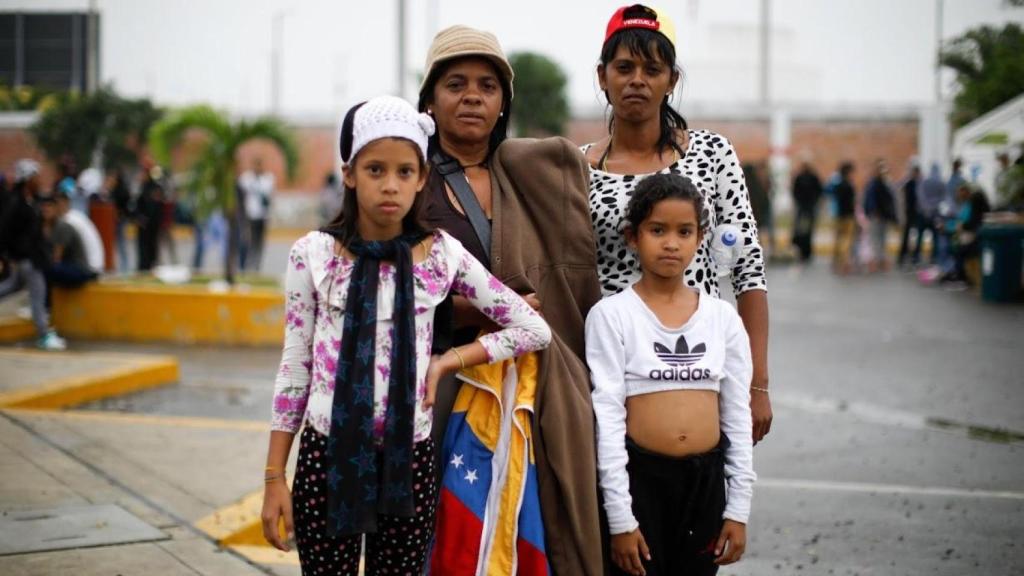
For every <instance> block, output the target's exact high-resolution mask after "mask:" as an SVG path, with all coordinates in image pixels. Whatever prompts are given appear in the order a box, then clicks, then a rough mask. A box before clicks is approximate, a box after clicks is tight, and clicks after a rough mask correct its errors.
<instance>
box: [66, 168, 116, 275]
mask: <svg viewBox="0 0 1024 576" xmlns="http://www.w3.org/2000/svg"><path fill="white" fill-rule="evenodd" d="M90 175H91V176H92V177H91V178H88V179H87V176H90ZM83 180H84V181H83ZM78 182H79V188H81V191H82V193H83V194H86V195H87V196H89V197H94V196H98V195H99V193H100V190H101V189H102V186H103V176H102V174H100V173H99V171H97V170H96V169H95V168H89V169H88V170H86V171H85V172H82V176H80V177H79V178H78ZM57 213H58V214H59V215H60V219H61V221H62V222H67V223H68V224H70V225H71V227H72V228H74V229H75V232H77V233H78V237H79V238H81V239H82V246H83V247H84V248H85V259H86V261H87V263H88V267H89V269H90V270H92V271H93V272H95V273H96V274H97V275H99V274H102V273H103V263H104V261H105V259H106V258H105V256H104V251H103V239H102V238H100V233H99V230H97V229H96V225H95V224H93V222H92V219H90V218H89V216H88V215H86V214H83V213H82V212H79V211H78V210H72V209H71V199H70V198H68V196H67V195H65V194H57Z"/></svg>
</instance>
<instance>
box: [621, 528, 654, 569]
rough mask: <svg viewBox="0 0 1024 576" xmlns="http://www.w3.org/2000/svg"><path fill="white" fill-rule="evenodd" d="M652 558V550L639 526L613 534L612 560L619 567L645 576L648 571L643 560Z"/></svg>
mask: <svg viewBox="0 0 1024 576" xmlns="http://www.w3.org/2000/svg"><path fill="white" fill-rule="evenodd" d="M650 559H651V551H650V550H649V549H648V548H647V542H646V541H644V535H643V534H641V533H640V529H639V528H637V529H636V530H633V531H632V532H625V533H623V534H613V535H612V562H615V565H616V566H618V567H619V568H621V569H623V570H625V571H626V572H629V573H630V574H634V575H636V576H645V575H646V574H647V571H646V570H644V564H643V561H644V560H647V561H650Z"/></svg>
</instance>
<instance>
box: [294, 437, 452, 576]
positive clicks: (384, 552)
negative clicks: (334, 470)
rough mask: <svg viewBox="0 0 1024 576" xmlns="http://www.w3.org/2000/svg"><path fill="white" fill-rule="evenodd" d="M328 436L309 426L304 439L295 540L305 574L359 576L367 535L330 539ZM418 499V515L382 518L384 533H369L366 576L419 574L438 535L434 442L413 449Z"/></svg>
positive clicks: (297, 474) (296, 494) (298, 472)
mask: <svg viewBox="0 0 1024 576" xmlns="http://www.w3.org/2000/svg"><path fill="white" fill-rule="evenodd" d="M326 453H327V437H326V436H324V435H323V434H320V433H319V432H317V431H316V430H314V429H313V427H312V426H306V427H305V429H304V430H303V431H302V437H301V440H300V441H299V461H298V464H297V466H296V470H295V484H294V486H293V487H292V510H293V511H294V514H295V539H296V544H297V545H298V549H299V563H300V564H301V565H302V574H303V575H305V576H310V575H316V574H325V575H330V576H356V575H357V574H358V573H359V556H360V547H361V544H362V538H363V537H362V536H360V535H355V536H343V537H338V538H331V537H330V536H328V535H327V525H326V523H325V522H324V519H325V518H327V474H326V473H325V472H324V470H325V466H324V464H323V455H324V454H326ZM412 469H413V498H414V500H415V504H416V516H414V517H412V518H400V517H397V516H388V515H381V516H380V517H379V519H378V524H377V527H378V530H377V532H376V533H373V534H366V572H365V574H366V576H375V575H377V574H399V575H402V576H404V575H406V574H409V575H410V576H418V575H419V574H420V572H422V570H423V565H424V563H425V562H426V553H427V546H428V545H429V544H430V541H431V539H432V537H433V534H434V512H435V505H436V501H437V485H436V483H435V482H434V443H433V441H432V440H430V439H429V438H428V439H426V440H423V441H422V442H418V443H416V445H415V446H414V447H413V465H412Z"/></svg>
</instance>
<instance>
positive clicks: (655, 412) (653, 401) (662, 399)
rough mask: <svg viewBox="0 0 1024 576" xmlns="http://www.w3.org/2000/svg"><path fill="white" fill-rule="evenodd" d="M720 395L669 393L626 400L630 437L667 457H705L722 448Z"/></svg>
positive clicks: (679, 391)
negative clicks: (719, 413)
mask: <svg viewBox="0 0 1024 576" xmlns="http://www.w3.org/2000/svg"><path fill="white" fill-rule="evenodd" d="M718 422H719V421H718V393H717V392H715V391H713V390H669V391H666V392H653V393H651V394H640V395H637V396H630V397H629V398H626V433H627V434H629V437H630V438H632V439H633V442H636V443H637V445H639V446H640V447H641V448H644V449H645V450H650V451H652V452H657V453H658V454H664V455H665V456H674V457H680V456H689V455H691V454H702V453H704V452H707V451H709V450H711V449H712V448H714V447H715V446H717V445H718V440H719V433H720V432H719V428H718Z"/></svg>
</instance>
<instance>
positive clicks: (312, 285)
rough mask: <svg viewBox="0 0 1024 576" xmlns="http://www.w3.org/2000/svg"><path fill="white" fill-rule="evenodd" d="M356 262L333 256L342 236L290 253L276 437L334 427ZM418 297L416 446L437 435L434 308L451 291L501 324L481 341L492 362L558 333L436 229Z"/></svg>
mask: <svg viewBox="0 0 1024 576" xmlns="http://www.w3.org/2000/svg"><path fill="white" fill-rule="evenodd" d="M354 264H355V262H354V261H352V260H349V259H348V258H345V257H344V256H340V255H337V254H335V251H334V237H332V236H330V235H329V234H325V233H323V232H310V233H309V234H307V235H306V236H304V237H302V238H300V239H299V240H297V241H296V242H295V244H294V245H293V246H292V249H291V253H290V254H289V256H288V272H287V275H286V279H285V336H284V350H283V352H282V354H281V365H280V367H279V368H278V372H277V379H276V381H275V383H274V408H273V418H272V422H271V429H272V430H281V431H285V432H292V433H294V432H296V431H298V429H299V427H300V426H301V424H302V421H303V417H304V416H305V419H306V421H307V422H308V424H309V425H310V426H313V428H314V429H316V430H317V431H318V432H320V433H321V434H323V435H325V436H326V435H328V434H329V433H330V429H331V410H332V401H333V396H334V378H335V373H336V371H337V363H338V355H339V353H340V351H341V328H342V324H343V322H344V316H345V306H346V302H345V300H346V298H347V297H348V285H349V280H350V277H351V273H352V268H353V266H354ZM412 271H413V290H414V292H415V300H416V410H415V414H416V422H415V423H414V426H413V439H414V441H416V442H419V441H421V440H424V439H426V438H427V437H429V436H430V426H431V422H432V414H431V412H430V411H429V410H426V411H425V410H424V409H423V399H424V397H425V396H426V374H427V366H428V365H429V363H430V344H431V341H432V339H433V330H434V325H433V321H434V309H435V308H436V307H437V305H438V304H440V303H441V302H442V301H443V300H444V299H445V297H446V296H447V295H448V292H449V291H451V290H454V291H455V292H456V293H458V294H460V295H462V296H465V297H466V298H467V299H468V300H469V301H470V302H472V303H473V305H474V306H475V307H476V308H478V309H479V310H480V311H481V312H483V313H484V314H486V315H487V317H489V318H490V319H491V320H493V321H494V322H495V323H497V324H498V325H499V326H501V327H502V329H501V330H499V331H497V332H492V333H490V334H486V335H484V336H481V337H480V343H481V344H483V346H484V348H485V349H486V350H487V357H488V359H489V361H490V362H497V361H500V360H505V359H507V358H511V357H513V356H518V355H521V354H525V353H527V352H532V351H535V350H540V349H543V348H545V347H546V346H547V345H548V343H549V342H550V341H551V329H550V328H549V327H548V325H547V323H546V322H545V321H544V319H543V318H541V317H540V315H539V314H537V312H535V311H534V310H533V309H532V308H530V306H529V305H528V304H527V303H526V302H525V301H524V300H523V299H522V298H521V297H520V296H519V295H518V294H516V293H515V292H514V291H513V290H511V289H510V288H508V287H507V286H505V285H504V284H502V283H501V282H500V281H499V280H498V279H497V278H495V277H494V276H492V275H491V273H490V272H488V271H487V269H486V268H485V267H484V266H483V265H482V264H480V262H478V261H477V260H476V259H475V258H473V256H472V255H470V253H469V252H468V251H467V250H466V249H465V248H464V247H463V246H462V244H460V243H459V241H458V240H456V239H454V238H452V237H451V236H449V235H448V234H447V233H445V232H443V231H440V230H438V231H436V232H434V243H433V246H432V247H431V249H430V253H429V254H428V255H427V258H426V259H425V260H423V261H422V262H420V263H418V264H413V267H412ZM394 300H395V267H394V266H393V265H391V264H390V263H387V262H382V263H381V265H380V284H379V286H378V289H377V338H376V356H375V358H376V371H375V380H374V384H375V392H374V409H373V410H374V420H375V424H376V436H377V438H378V439H382V438H383V432H384V414H385V410H386V408H387V403H388V397H387V390H388V381H389V377H390V374H391V366H390V359H391V346H392V334H393V320H392V314H393V311H394Z"/></svg>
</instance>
